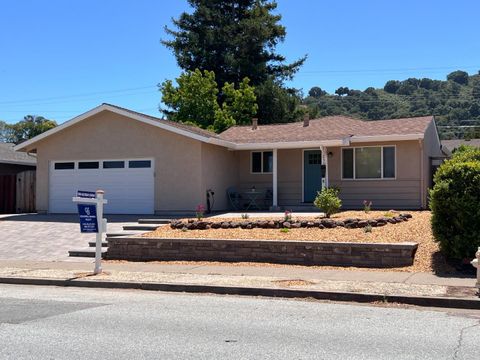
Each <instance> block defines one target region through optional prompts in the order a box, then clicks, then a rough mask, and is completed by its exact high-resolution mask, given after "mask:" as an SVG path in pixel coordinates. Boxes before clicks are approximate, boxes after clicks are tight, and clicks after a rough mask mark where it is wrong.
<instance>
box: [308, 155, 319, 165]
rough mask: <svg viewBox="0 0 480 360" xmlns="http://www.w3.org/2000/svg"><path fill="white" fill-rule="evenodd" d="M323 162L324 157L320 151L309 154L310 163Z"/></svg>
mask: <svg viewBox="0 0 480 360" xmlns="http://www.w3.org/2000/svg"><path fill="white" fill-rule="evenodd" d="M321 163H322V157H321V156H320V154H319V153H314V154H308V165H320V164H321Z"/></svg>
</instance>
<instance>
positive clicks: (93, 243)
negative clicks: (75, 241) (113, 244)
mask: <svg viewBox="0 0 480 360" xmlns="http://www.w3.org/2000/svg"><path fill="white" fill-rule="evenodd" d="M88 246H89V247H91V248H92V247H93V248H94V247H95V246H97V243H96V242H95V241H89V242H88ZM102 248H105V249H106V248H108V243H107V242H106V241H103V242H102Z"/></svg>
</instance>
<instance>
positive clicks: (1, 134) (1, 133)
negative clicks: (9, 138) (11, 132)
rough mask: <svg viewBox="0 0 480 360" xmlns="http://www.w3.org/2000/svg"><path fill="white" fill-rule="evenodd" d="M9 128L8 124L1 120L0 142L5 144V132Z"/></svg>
mask: <svg viewBox="0 0 480 360" xmlns="http://www.w3.org/2000/svg"><path fill="white" fill-rule="evenodd" d="M6 128H7V123H6V122H5V121H2V120H0V142H5V135H6V134H5V131H6Z"/></svg>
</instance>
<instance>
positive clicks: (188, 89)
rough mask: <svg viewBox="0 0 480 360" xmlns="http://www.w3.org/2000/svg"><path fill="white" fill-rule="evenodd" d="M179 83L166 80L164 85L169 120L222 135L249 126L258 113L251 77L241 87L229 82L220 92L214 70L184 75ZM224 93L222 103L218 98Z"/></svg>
mask: <svg viewBox="0 0 480 360" xmlns="http://www.w3.org/2000/svg"><path fill="white" fill-rule="evenodd" d="M176 82H177V85H175V84H174V83H173V82H172V81H171V80H166V81H164V82H163V83H162V84H161V85H160V91H161V92H162V102H163V103H164V104H165V105H166V106H167V108H165V109H161V110H162V112H163V113H164V114H165V115H166V116H167V118H168V119H169V120H172V121H177V122H182V123H186V124H192V125H196V126H199V127H201V128H203V129H208V130H213V131H216V132H220V131H223V130H225V129H227V128H228V127H230V126H232V125H236V124H239V125H242V124H247V123H249V122H250V121H251V118H252V117H253V116H255V114H256V112H257V104H256V99H257V98H256V96H255V91H254V88H253V87H252V86H250V85H249V82H250V80H249V79H248V78H244V79H243V80H242V81H241V82H240V84H239V85H238V86H237V87H235V85H234V84H231V83H228V82H227V83H225V84H224V85H223V87H222V88H221V89H219V88H218V84H217V82H216V81H215V74H214V73H213V71H207V70H204V71H203V72H202V71H200V70H198V69H196V70H195V71H187V72H185V73H182V74H181V75H180V76H179V77H178V78H177V79H176ZM220 91H221V92H222V94H223V98H224V101H223V103H222V104H219V102H218V99H217V95H218V93H219V92H220Z"/></svg>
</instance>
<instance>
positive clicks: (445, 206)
mask: <svg viewBox="0 0 480 360" xmlns="http://www.w3.org/2000/svg"><path fill="white" fill-rule="evenodd" d="M434 181H435V186H434V188H433V189H432V190H430V198H431V201H430V208H431V210H432V230H433V234H434V236H435V240H436V241H438V242H439V243H440V249H441V250H442V252H443V253H444V254H445V255H446V256H447V257H448V258H451V259H459V260H461V259H465V258H468V259H471V258H473V257H474V256H475V252H476V251H477V249H478V247H479V246H480V149H475V148H471V147H462V148H460V149H459V150H458V151H456V152H455V154H454V155H453V157H452V158H451V159H450V160H447V161H445V162H444V163H443V164H442V165H441V166H440V167H439V168H438V170H437V172H436V174H435V177H434Z"/></svg>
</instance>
